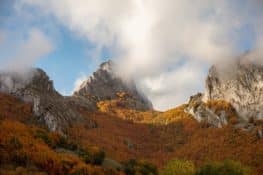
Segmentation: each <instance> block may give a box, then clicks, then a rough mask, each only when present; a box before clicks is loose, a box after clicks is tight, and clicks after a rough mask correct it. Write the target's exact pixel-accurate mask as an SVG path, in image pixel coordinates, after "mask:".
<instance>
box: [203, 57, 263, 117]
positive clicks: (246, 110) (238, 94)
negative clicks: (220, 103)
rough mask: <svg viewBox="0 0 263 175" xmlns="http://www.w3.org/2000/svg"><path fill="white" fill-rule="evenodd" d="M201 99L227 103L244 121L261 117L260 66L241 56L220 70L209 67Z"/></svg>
mask: <svg viewBox="0 0 263 175" xmlns="http://www.w3.org/2000/svg"><path fill="white" fill-rule="evenodd" d="M204 100H205V101H207V100H225V101H227V102H230V103H231V104H232V106H233V107H234V108H235V109H236V111H237V112H238V114H239V116H240V117H242V118H243V119H244V120H246V121H248V120H249V119H250V118H251V117H253V118H255V119H263V66H262V65H259V64H253V63H251V62H246V61H245V60H242V59H240V60H238V61H237V62H235V63H233V64H231V65H230V66H229V67H228V68H224V69H222V68H220V66H219V67H218V66H213V67H212V68H211V69H210V70H209V74H208V77H207V80H206V91H205V98H204Z"/></svg>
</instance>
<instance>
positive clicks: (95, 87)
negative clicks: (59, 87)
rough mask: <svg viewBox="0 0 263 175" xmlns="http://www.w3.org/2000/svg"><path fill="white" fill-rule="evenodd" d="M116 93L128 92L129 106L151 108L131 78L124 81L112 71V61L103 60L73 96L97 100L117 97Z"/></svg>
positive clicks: (141, 108)
mask: <svg viewBox="0 0 263 175" xmlns="http://www.w3.org/2000/svg"><path fill="white" fill-rule="evenodd" d="M118 93H126V94H129V107H130V108H132V109H136V110H151V109H152V104H151V102H150V101H149V100H148V99H147V98H146V97H145V96H144V95H143V94H142V93H141V92H139V91H138V89H137V88H136V85H135V83H134V82H133V81H132V80H129V81H125V80H123V79H122V78H120V76H118V75H117V74H116V73H115V71H114V63H113V62H112V61H108V62H104V63H102V64H101V65H100V67H99V69H98V70H97V71H96V72H94V73H93V75H92V76H91V77H90V78H89V79H87V80H86V81H84V82H83V83H82V84H81V86H80V87H79V89H78V90H77V91H75V92H74V97H78V98H80V99H82V98H85V99H86V100H87V101H91V102H95V103H97V102H99V101H104V100H112V99H117V98H119V96H118Z"/></svg>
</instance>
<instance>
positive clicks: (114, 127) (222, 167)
mask: <svg viewBox="0 0 263 175" xmlns="http://www.w3.org/2000/svg"><path fill="white" fill-rule="evenodd" d="M206 105H208V106H209V107H211V108H214V110H215V111H217V110H221V109H224V110H228V112H229V113H231V114H233V116H232V118H233V119H234V118H235V116H234V111H232V108H230V106H229V105H228V104H227V103H225V102H221V101H216V102H212V101H211V102H209V103H207V104H206ZM99 107H100V112H92V113H91V112H87V111H85V110H81V111H80V112H81V114H82V115H83V117H84V118H89V119H92V120H94V121H95V122H96V123H97V125H98V126H97V127H95V128H92V129H90V128H89V127H86V124H85V122H84V123H78V124H76V125H74V126H73V127H72V128H71V129H70V130H69V131H68V133H69V134H68V135H67V136H63V135H61V134H59V133H56V132H48V131H47V129H46V128H42V127H40V126H38V125H35V122H34V120H35V119H34V116H33V115H32V110H31V106H30V105H27V104H24V103H22V102H20V101H19V100H17V99H15V98H13V97H10V96H6V95H2V94H0V157H1V159H0V165H1V166H0V174H4V175H8V174H12V175H13V174H14V175H18V174H19V175H21V174H22V175H23V174H29V175H30V174H39V175H40V174H41V175H44V174H51V175H52V174H54V175H55V174H58V175H59V174H70V175H85V174H88V175H90V174H91V175H93V174H96V175H100V174H107V175H115V174H128V175H133V174H134V175H157V174H158V173H159V174H161V175H176V173H177V174H178V173H179V174H181V175H184V174H186V175H188V174H189V175H192V174H193V175H210V174H211V173H218V174H215V175H221V174H222V173H221V174H220V173H219V172H225V174H226V175H228V174H229V175H230V174H231V173H232V174H231V175H250V174H249V173H250V172H251V175H252V174H253V175H254V174H255V175H260V173H261V172H263V166H262V162H263V147H262V145H263V141H262V139H258V137H257V136H256V134H253V133H248V132H244V131H242V130H240V129H235V128H234V127H232V126H231V125H229V126H226V127H224V128H221V129H218V128H209V127H206V125H205V124H199V123H197V122H196V121H195V120H193V119H192V118H191V116H189V114H186V113H185V112H184V108H185V105H183V106H180V107H178V108H175V109H172V110H169V111H167V112H163V113H161V112H155V111H146V112H139V111H134V110H130V109H128V108H126V107H125V103H124V104H122V102H118V101H105V102H101V103H100V104H99ZM232 118H231V119H232ZM123 119H125V120H123ZM251 122H258V121H251ZM175 158H176V159H175ZM105 159H106V160H109V159H110V160H111V161H108V165H107V167H106V166H105ZM226 159H232V160H238V161H230V160H226ZM225 160H226V161H225ZM119 162H122V163H119ZM155 165H156V166H155ZM245 165H247V166H249V168H248V167H247V166H245ZM157 169H158V170H159V172H158V171H157ZM209 173H210V174H209ZM227 173H228V174H227Z"/></svg>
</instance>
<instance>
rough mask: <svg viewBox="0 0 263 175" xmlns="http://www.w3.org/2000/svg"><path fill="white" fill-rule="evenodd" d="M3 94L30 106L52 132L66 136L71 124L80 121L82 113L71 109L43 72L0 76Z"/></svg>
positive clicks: (32, 71)
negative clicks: (65, 132)
mask: <svg viewBox="0 0 263 175" xmlns="http://www.w3.org/2000/svg"><path fill="white" fill-rule="evenodd" d="M0 91H1V92H4V93H8V94H11V95H14V96H16V97H18V98H20V99H22V100H23V101H25V102H28V103H31V104H32V105H33V112H34V114H35V116H36V117H37V121H38V122H40V123H42V124H44V125H46V126H47V127H48V128H49V130H51V131H58V132H61V133H63V132H64V131H65V129H67V128H68V127H69V126H70V125H71V122H72V121H76V120H79V119H80V116H79V114H78V113H76V112H75V111H73V110H72V109H71V108H70V107H69V105H68V103H67V102H66V101H65V100H64V97H63V96H61V95H60V94H59V93H58V92H57V91H56V90H55V89H54V87H53V82H52V81H51V80H50V79H49V77H48V76H47V74H46V73H45V72H44V71H43V70H41V69H32V70H29V71H27V72H24V73H14V72H8V73H1V74H0Z"/></svg>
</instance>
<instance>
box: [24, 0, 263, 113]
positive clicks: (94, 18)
mask: <svg viewBox="0 0 263 175" xmlns="http://www.w3.org/2000/svg"><path fill="white" fill-rule="evenodd" d="M261 3H262V1H260V0H244V2H243V3H240V2H239V1H237V0H234V1H229V0H221V1H216V0H202V1H195V0H165V1H164V0H126V1H123V0H107V1H105V0H96V1H94V0H56V1H52V0H20V3H19V4H20V5H22V6H23V5H26V6H27V5H29V6H33V7H36V8H39V12H40V11H42V12H43V14H44V15H53V16H54V17H55V18H57V19H58V21H60V22H61V23H62V24H64V25H65V26H66V27H68V28H69V29H70V30H72V31H73V32H74V33H76V34H77V35H78V36H79V37H85V38H87V40H89V41H90V42H92V43H93V44H95V45H96V46H97V48H96V49H95V50H96V51H101V49H102V48H103V47H107V48H109V49H111V50H112V52H113V53H115V55H114V56H115V57H116V59H117V60H118V62H119V63H120V65H121V66H120V70H119V71H121V73H122V75H124V76H131V75H132V76H133V77H135V79H136V81H137V82H138V83H139V85H140V87H142V89H144V92H145V93H146V94H147V95H148V96H149V97H150V98H151V100H152V101H153V103H154V106H155V107H156V108H157V109H166V108H168V107H171V104H173V105H175V104H180V103H182V102H184V101H185V100H186V99H187V98H188V96H189V95H191V94H192V93H194V92H195V91H197V90H199V89H200V88H199V87H200V86H201V85H200V84H204V82H203V80H204V78H205V70H206V68H207V67H208V65H211V64H213V63H215V62H220V61H223V60H228V59H230V58H232V57H233V56H234V55H236V54H239V53H240V48H239V45H240V43H239V41H240V38H245V37H246V32H242V29H244V28H246V26H250V27H251V30H250V31H249V32H252V33H253V35H254V36H255V38H256V40H257V41H255V42H257V43H262V40H263V37H262V30H261V29H262V28H259V23H260V21H261V20H262V17H263V15H262V13H263V12H262V5H261ZM252 12H253V13H252ZM260 38H261V39H260ZM255 45H256V46H258V47H259V48H263V47H261V46H260V45H259V44H255ZM259 50H260V49H259ZM261 50H262V49H261ZM241 51H242V49H241ZM96 53H97V52H96ZM257 55H258V54H257ZM182 62H185V63H184V64H181V63H182ZM180 65H181V66H180Z"/></svg>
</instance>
